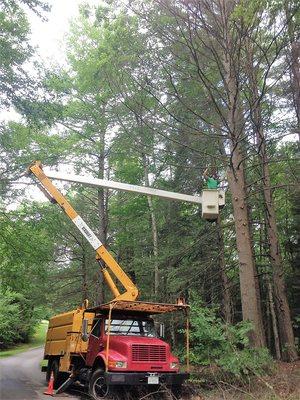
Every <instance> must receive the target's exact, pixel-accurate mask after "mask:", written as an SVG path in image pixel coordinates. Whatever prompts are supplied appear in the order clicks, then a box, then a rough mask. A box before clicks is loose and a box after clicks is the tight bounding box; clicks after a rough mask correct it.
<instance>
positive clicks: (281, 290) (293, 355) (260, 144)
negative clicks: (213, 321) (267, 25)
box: [247, 46, 298, 361]
mask: <svg viewBox="0 0 300 400" xmlns="http://www.w3.org/2000/svg"><path fill="white" fill-rule="evenodd" d="M247 54H248V58H249V68H248V77H249V82H250V89H251V90H250V92H251V96H252V102H251V103H252V105H251V108H252V110H251V116H252V122H253V129H254V132H255V134H256V137H257V149H258V150H257V151H258V155H259V158H260V162H261V172H262V186H263V195H264V203H265V208H266V229H267V236H268V241H269V253H270V261H271V265H272V268H273V283H274V294H275V304H276V309H277V316H278V323H279V332H280V338H281V343H282V355H283V358H284V359H285V360H287V361H293V360H296V359H297V358H298V356H297V351H296V347H295V339H294V333H293V327H292V321H291V314H290V308H289V304H288V300H287V295H286V287H285V281H284V271H283V266H282V258H281V252H280V244H279V236H278V231H277V225H276V215H275V208H274V203H273V198H272V190H271V178H270V171H269V160H268V155H267V148H266V139H265V134H264V129H263V121H262V114H261V104H260V95H259V88H258V83H257V82H258V77H257V71H256V69H255V67H254V65H253V53H252V49H251V47H250V46H248V48H247Z"/></svg>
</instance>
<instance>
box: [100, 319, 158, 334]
mask: <svg viewBox="0 0 300 400" xmlns="http://www.w3.org/2000/svg"><path fill="white" fill-rule="evenodd" d="M107 326H108V320H105V333H107ZM110 334H111V335H128V336H147V337H156V332H155V327H154V322H153V321H152V320H142V319H112V320H111V323H110Z"/></svg>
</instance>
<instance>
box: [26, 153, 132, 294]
mask: <svg viewBox="0 0 300 400" xmlns="http://www.w3.org/2000/svg"><path fill="white" fill-rule="evenodd" d="M28 170H29V173H33V174H34V175H35V176H36V177H37V179H38V180H39V182H40V185H39V187H40V189H41V190H42V192H43V193H44V194H45V195H46V197H47V198H48V199H49V200H50V201H51V202H55V203H58V204H59V205H60V206H61V208H62V209H63V210H64V212H65V213H66V214H67V216H68V217H69V218H70V219H71V220H72V222H73V223H74V224H75V225H76V226H77V228H78V229H79V231H80V232H81V233H82V234H83V236H84V237H85V238H86V239H87V240H88V242H89V243H90V244H91V245H92V247H93V248H94V250H95V251H96V259H97V260H103V261H104V263H105V266H104V267H103V266H102V265H101V264H100V265H101V272H102V274H103V276H104V279H105V281H106V283H107V284H108V286H109V288H110V290H111V292H112V293H113V295H114V296H115V298H114V300H127V301H134V300H136V298H137V297H138V294H139V292H138V289H137V287H136V286H135V284H134V283H133V282H132V280H131V279H130V278H129V276H128V275H127V274H126V273H125V272H124V271H123V269H122V268H121V267H120V265H119V264H118V263H117V262H116V260H115V259H114V258H113V257H112V256H111V254H110V253H109V252H108V251H107V250H106V248H105V247H104V246H103V244H102V243H101V242H100V240H99V239H98V238H97V236H96V235H95V234H94V232H93V231H92V230H91V229H90V227H89V226H88V225H87V224H86V223H85V222H84V220H83V219H82V218H81V217H80V216H79V215H78V214H77V212H76V211H75V210H74V208H73V207H72V206H71V204H70V203H69V202H68V201H67V199H66V198H65V197H64V196H63V195H62V194H61V193H60V191H59V190H58V189H57V188H56V187H55V186H54V185H53V183H52V182H51V180H50V179H49V178H48V177H47V176H46V175H45V173H44V171H43V169H42V164H41V162H40V161H36V162H34V163H33V164H32V165H30V167H29V169H28ZM107 268H109V269H110V271H111V272H112V273H113V274H114V276H115V277H116V278H117V280H118V281H119V282H120V283H121V284H122V286H123V287H124V288H125V292H124V293H120V292H119V289H118V288H117V286H116V284H115V283H114V281H113V279H112V277H111V276H110V274H109V272H108V270H107Z"/></svg>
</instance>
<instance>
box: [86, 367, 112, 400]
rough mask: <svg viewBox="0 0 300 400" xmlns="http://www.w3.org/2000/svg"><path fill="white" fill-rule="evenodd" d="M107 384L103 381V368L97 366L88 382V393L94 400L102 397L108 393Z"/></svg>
mask: <svg viewBox="0 0 300 400" xmlns="http://www.w3.org/2000/svg"><path fill="white" fill-rule="evenodd" d="M108 391H109V386H107V385H106V383H105V378H104V370H103V369H102V368H98V369H96V370H95V371H94V372H93V375H92V377H91V380H90V382H89V394H90V396H92V398H93V399H95V400H100V399H104V398H105V397H106V396H107V395H108Z"/></svg>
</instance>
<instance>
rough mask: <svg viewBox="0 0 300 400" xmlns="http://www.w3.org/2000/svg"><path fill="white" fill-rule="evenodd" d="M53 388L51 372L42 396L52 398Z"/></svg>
mask: <svg viewBox="0 0 300 400" xmlns="http://www.w3.org/2000/svg"><path fill="white" fill-rule="evenodd" d="M53 386H54V374H53V371H51V375H50V379H49V382H48V388H47V390H46V391H45V392H44V394H48V395H49V396H53V393H54V391H53Z"/></svg>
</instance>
